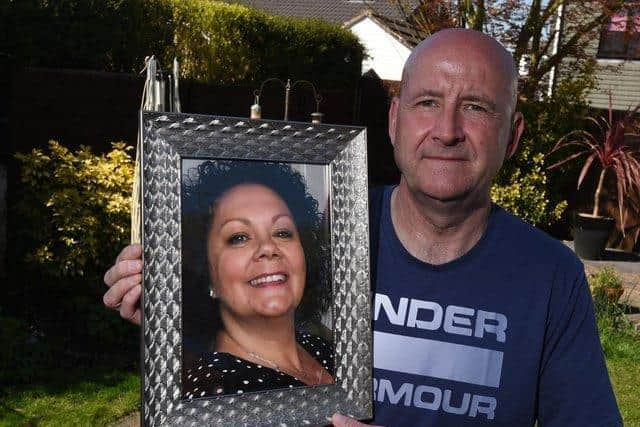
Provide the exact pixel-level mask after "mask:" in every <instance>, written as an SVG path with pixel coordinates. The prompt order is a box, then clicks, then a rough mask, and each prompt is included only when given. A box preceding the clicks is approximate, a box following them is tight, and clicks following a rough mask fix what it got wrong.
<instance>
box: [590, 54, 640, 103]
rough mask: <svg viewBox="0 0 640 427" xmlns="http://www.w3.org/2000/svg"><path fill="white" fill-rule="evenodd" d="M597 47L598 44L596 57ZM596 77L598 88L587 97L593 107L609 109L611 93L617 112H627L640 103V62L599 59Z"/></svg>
mask: <svg viewBox="0 0 640 427" xmlns="http://www.w3.org/2000/svg"><path fill="white" fill-rule="evenodd" d="M597 47H598V46H597V44H596V45H595V49H594V50H593V52H594V55H595V54H596V53H597ZM595 77H596V81H597V87H596V88H595V89H594V90H593V91H591V92H590V93H589V95H588V96H587V100H588V101H589V103H590V104H591V106H592V107H595V108H603V109H606V108H609V91H611V94H612V99H613V108H614V109H616V110H626V109H627V108H629V107H630V106H635V105H637V104H638V103H639V102H640V61H622V60H619V59H598V66H597V69H596V74H595Z"/></svg>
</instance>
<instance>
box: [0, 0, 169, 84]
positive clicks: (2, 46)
mask: <svg viewBox="0 0 640 427" xmlns="http://www.w3.org/2000/svg"><path fill="white" fill-rule="evenodd" d="M1 3H3V6H0V23H1V25H0V28H2V30H0V53H4V54H5V55H8V56H10V57H12V59H13V60H14V61H15V62H17V63H18V64H22V65H27V66H36V67H59V68H87V69H96V70H104V71H116V72H137V71H139V70H140V69H141V68H142V66H143V64H144V58H145V56H147V55H151V54H153V53H155V52H161V51H164V49H166V48H167V46H170V45H171V43H172V41H173V26H172V7H171V2H170V1H168V0H154V1H149V0H51V1H45V0H18V1H8V2H6V1H5V2H1Z"/></svg>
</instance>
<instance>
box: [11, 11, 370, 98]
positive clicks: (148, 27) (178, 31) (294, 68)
mask: <svg viewBox="0 0 640 427" xmlns="http://www.w3.org/2000/svg"><path fill="white" fill-rule="evenodd" d="M0 24H1V27H2V29H0V56H2V54H5V55H8V56H10V57H13V59H14V61H16V62H17V63H20V64H23V65H28V66H40V67H42V66H44V67H61V68H89V69H98V70H104V71H117V72H138V71H139V70H140V69H141V68H142V66H143V64H144V58H145V56H148V55H153V54H155V55H156V56H157V57H158V58H160V59H161V63H162V64H163V65H164V66H168V65H169V64H170V63H171V61H172V60H173V57H174V56H177V57H178V59H179V60H180V61H181V63H182V66H183V67H182V71H181V73H182V75H181V77H183V78H190V79H195V80H198V81H201V82H204V83H218V84H231V83H238V82H242V83H254V84H255V83H256V82H260V81H262V80H264V79H266V78H269V77H280V78H287V77H291V78H292V79H307V80H311V81H313V82H314V83H316V84H318V85H319V86H321V87H322V86H324V87H327V86H330V87H336V86H347V85H349V84H353V82H354V81H355V80H356V79H357V78H358V77H359V75H360V67H361V62H362V56H363V48H362V46H361V45H360V44H359V43H358V40H357V38H356V37H355V36H354V35H353V34H351V32H349V31H348V30H346V29H343V28H340V27H339V26H337V25H333V24H328V23H325V22H322V21H319V20H308V19H307V20H305V19H295V18H286V17H280V16H270V15H267V14H265V13H263V12H259V11H257V10H254V9H250V8H247V7H244V6H240V5H229V4H225V3H222V2H214V1H210V0H107V1H97V0H54V1H47V2H45V1H42V0H20V1H13V2H9V3H8V4H5V5H4V6H0Z"/></svg>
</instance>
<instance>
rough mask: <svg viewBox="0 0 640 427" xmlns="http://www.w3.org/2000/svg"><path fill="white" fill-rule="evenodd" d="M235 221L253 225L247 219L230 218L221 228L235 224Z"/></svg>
mask: <svg viewBox="0 0 640 427" xmlns="http://www.w3.org/2000/svg"><path fill="white" fill-rule="evenodd" d="M233 221H239V222H241V223H243V224H244V225H250V224H251V222H250V221H249V220H248V219H246V218H229V219H228V220H226V221H225V222H223V223H222V224H221V225H220V228H222V227H224V226H225V225H227V224H229V223H230V222H233Z"/></svg>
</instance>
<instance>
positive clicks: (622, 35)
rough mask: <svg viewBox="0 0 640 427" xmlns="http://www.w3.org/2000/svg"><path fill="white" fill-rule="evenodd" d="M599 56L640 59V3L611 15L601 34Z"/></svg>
mask: <svg viewBox="0 0 640 427" xmlns="http://www.w3.org/2000/svg"><path fill="white" fill-rule="evenodd" d="M598 58H612V59H640V3H636V2H634V3H633V6H631V7H628V8H627V9H626V10H623V11H621V12H618V13H616V14H615V15H613V16H612V17H611V20H610V21H609V24H608V25H607V26H606V27H605V29H604V31H603V32H602V35H601V36H600V45H599V46H598Z"/></svg>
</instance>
